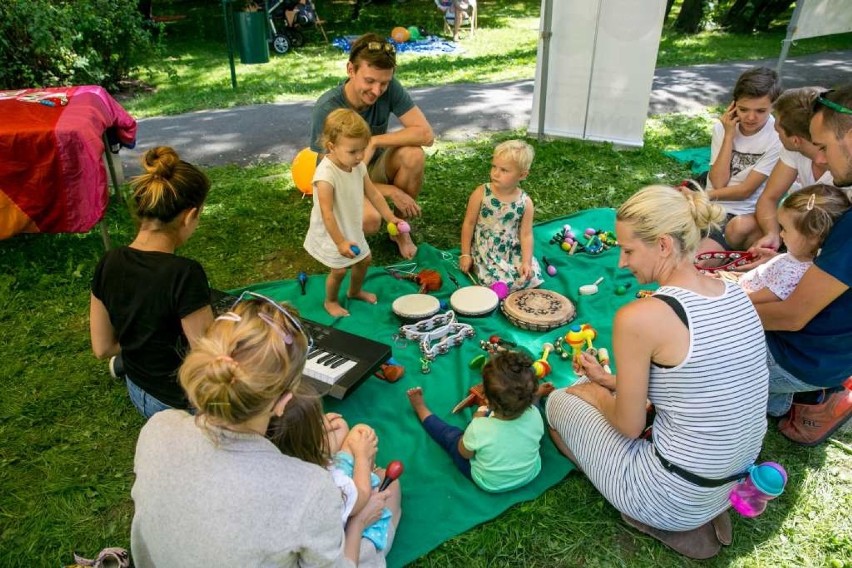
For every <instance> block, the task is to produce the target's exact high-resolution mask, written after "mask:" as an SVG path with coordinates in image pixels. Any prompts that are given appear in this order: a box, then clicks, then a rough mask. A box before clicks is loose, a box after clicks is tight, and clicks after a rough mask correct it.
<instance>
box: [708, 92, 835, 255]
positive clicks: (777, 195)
mask: <svg viewBox="0 0 852 568" xmlns="http://www.w3.org/2000/svg"><path fill="white" fill-rule="evenodd" d="M823 91H824V89H821V88H819V87H802V88H799V89H787V90H786V91H784V92H783V93H781V96H779V97H778V99H777V100H776V101H775V104H774V105H773V110H772V113H773V115H774V116H775V130H776V132H777V133H778V137H779V139H780V140H781V145H782V148H781V152H780V155H779V159H778V163H776V164H775V167H774V168H773V169H772V173H771V174H770V175H769V179H768V180H767V181H766V187H764V189H763V193H761V195H760V197H759V198H758V200H757V205H756V207H755V211H754V214H748V215H737V216H736V217H734V218H733V219H731V221H730V223H728V226H727V230H726V231H725V240H726V241H727V242H728V244H729V245H730V247H731V248H732V249H736V250H745V249H747V248H749V247H755V248H769V249H773V250H778V247H779V246H780V245H781V228H780V226H779V225H778V215H777V209H778V202H779V201H780V200H781V198H782V197H783V196H784V195H785V194H787V193H788V192H791V191H797V190H799V189H801V188H803V187H808V186H811V185H814V184H826V185H834V183H833V182H834V178H833V177H832V176H831V172H829V171H828V167H827V166H826V165H825V164H823V165H819V164H814V163H813V157H814V156H816V154H817V152H818V149H817V147H816V145H814V143H813V142H811V135H810V130H809V125H810V122H811V118H812V117H813V107H814V101H815V100H816V97H817V96H819V94H820V93H821V92H823Z"/></svg>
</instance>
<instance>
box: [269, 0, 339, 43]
mask: <svg viewBox="0 0 852 568" xmlns="http://www.w3.org/2000/svg"><path fill="white" fill-rule="evenodd" d="M266 13H267V15H268V17H269V30H270V32H272V33H271V34H270V36H271V38H272V39H271V40H270V41H271V42H272V49H274V50H275V51H276V52H277V53H281V54H284V53H287V52H288V51H290V48H291V47H301V46H303V45H304V44H305V36H303V35H302V32H301V30H300V29H299V28H301V27H303V26H306V25H308V24H314V25H316V26H317V27H318V28H319V29H320V31H322V35H323V37H326V36H325V30H323V29H322V26H321V25H320V24H321V22H320V20H319V17H318V16H317V11H316V9H315V8H314V5H313V3H311V0H266ZM276 22H278V24H277V25H276ZM326 41H328V38H327V37H326Z"/></svg>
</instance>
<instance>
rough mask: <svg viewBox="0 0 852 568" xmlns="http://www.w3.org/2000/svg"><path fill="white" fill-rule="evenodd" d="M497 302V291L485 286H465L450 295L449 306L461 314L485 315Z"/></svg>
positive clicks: (494, 307) (495, 307)
mask: <svg viewBox="0 0 852 568" xmlns="http://www.w3.org/2000/svg"><path fill="white" fill-rule="evenodd" d="M499 303H500V299H499V298H498V297H497V293H496V292H495V291H494V290H492V289H491V288H486V287H485V286H465V287H464V288H459V289H458V290H456V291H455V292H453V295H452V296H450V307H452V308H453V311H454V312H456V313H457V314H459V315H461V316H487V315H488V314H490V313H491V312H493V311H494V310H495V309H497V305H498V304H499Z"/></svg>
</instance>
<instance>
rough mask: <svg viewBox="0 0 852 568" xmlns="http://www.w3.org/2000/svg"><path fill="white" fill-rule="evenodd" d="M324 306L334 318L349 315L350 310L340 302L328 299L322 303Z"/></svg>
mask: <svg viewBox="0 0 852 568" xmlns="http://www.w3.org/2000/svg"><path fill="white" fill-rule="evenodd" d="M322 306H323V307H324V308H325V311H327V312H328V313H329V315H330V316H331V317H333V318H342V317H346V316H348V315H349V311H348V310H346V309H345V308H344V307H343V306H341V305H340V302H330V301H328V300H326V301H325V302H323V303H322Z"/></svg>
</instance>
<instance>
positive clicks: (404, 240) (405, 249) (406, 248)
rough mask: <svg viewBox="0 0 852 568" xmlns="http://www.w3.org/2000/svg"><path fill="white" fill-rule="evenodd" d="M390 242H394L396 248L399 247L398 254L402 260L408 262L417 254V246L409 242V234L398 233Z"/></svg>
mask: <svg viewBox="0 0 852 568" xmlns="http://www.w3.org/2000/svg"><path fill="white" fill-rule="evenodd" d="M391 240H393V241H394V242H396V246H398V247H399V254H400V255H402V258H404V259H406V260H410V259H412V258H414V255H416V254H417V245H415V244H414V241H412V240H411V235H410V234H409V233H400V234H398V235H397V236H395V237H391Z"/></svg>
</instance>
